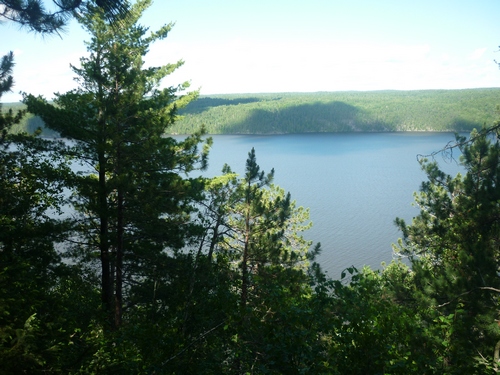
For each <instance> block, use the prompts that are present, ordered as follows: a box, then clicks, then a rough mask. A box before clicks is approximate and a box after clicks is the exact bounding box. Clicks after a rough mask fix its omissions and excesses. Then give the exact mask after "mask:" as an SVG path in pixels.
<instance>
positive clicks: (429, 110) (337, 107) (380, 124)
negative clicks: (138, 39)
mask: <svg viewBox="0 0 500 375" xmlns="http://www.w3.org/2000/svg"><path fill="white" fill-rule="evenodd" d="M499 103H500V88H489V89H467V90H422V91H371V92H369V91H365V92H358V91H356V92H355V91H352V92H321V93H281V94H232V95H231V94H226V95H213V96H201V97H200V98H198V100H196V101H193V102H191V103H189V104H188V105H187V107H186V108H184V109H182V110H181V111H179V114H181V115H182V117H181V118H179V119H178V121H176V122H175V124H174V125H173V126H172V127H171V128H170V129H169V132H170V133H171V134H191V133H193V132H194V131H197V130H199V129H200V128H201V127H202V126H204V127H205V129H206V131H207V133H209V134H287V133H317V132H378V131H439V132H444V131H451V132H455V131H458V132H469V131H471V130H472V129H474V128H481V127H482V126H483V125H484V124H485V123H492V122H493V121H494V120H495V119H496V115H497V106H498V104H499ZM20 105H21V104H13V103H11V104H7V105H5V108H6V109H8V108H17V107H18V106H20ZM19 108H22V107H19ZM40 126H43V122H42V121H41V120H40V118H39V117H36V116H33V115H31V114H28V115H27V116H26V117H25V119H24V120H23V121H22V122H21V123H20V124H19V125H18V126H16V127H14V128H13V131H22V130H26V131H28V132H30V133H31V132H33V131H35V130H36V129H37V128H38V127H40ZM53 134H54V133H50V132H48V131H47V129H45V130H44V135H48V136H50V135H53Z"/></svg>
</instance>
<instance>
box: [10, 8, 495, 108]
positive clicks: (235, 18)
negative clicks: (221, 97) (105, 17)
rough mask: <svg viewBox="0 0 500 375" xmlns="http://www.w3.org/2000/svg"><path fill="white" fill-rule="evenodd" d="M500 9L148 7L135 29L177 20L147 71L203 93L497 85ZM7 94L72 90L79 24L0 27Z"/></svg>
mask: <svg viewBox="0 0 500 375" xmlns="http://www.w3.org/2000/svg"><path fill="white" fill-rule="evenodd" d="M499 15H500V1H499V0H418V1H414V0H300V1H299V0H252V1H248V0H245V1H243V0H156V1H155V2H153V5H152V6H151V7H150V8H149V9H148V10H147V11H146V13H145V15H144V18H143V20H142V23H143V24H144V25H146V26H150V28H151V30H156V29H158V28H159V27H160V26H161V25H163V24H165V23H169V22H171V21H173V22H175V27H174V28H173V30H172V32H171V33H170V34H169V36H168V38H167V39H166V40H164V41H161V42H158V43H157V44H155V45H153V47H152V48H151V52H150V54H149V55H148V57H147V58H146V60H147V63H148V64H152V65H161V64H166V63H172V62H175V61H177V60H179V59H183V60H184V61H185V64H184V66H183V67H182V68H180V69H179V70H178V71H177V72H176V73H174V74H172V76H170V77H169V79H168V80H167V81H166V82H165V84H166V85H177V84H178V83H181V82H183V81H186V80H188V81H191V88H193V89H197V88H200V89H201V94H204V95H209V94H226V93H264V92H315V91H347V90H363V91H364V90H387V89H390V90H415V89H461V88H479V87H500V70H499V68H498V66H497V65H496V64H495V62H494V60H498V61H500V52H498V51H499V47H498V46H499V45H500V22H498V17H499ZM0 33H1V34H0V35H1V38H0V54H1V55H3V54H5V53H7V52H8V51H10V50H12V51H14V53H15V61H16V66H15V70H14V79H15V83H16V85H15V87H14V90H13V93H9V94H5V95H4V96H3V97H2V101H3V102H15V101H18V100H20V95H19V91H24V92H28V93H32V94H35V95H43V96H45V97H46V98H48V99H51V98H53V93H54V92H61V93H63V92H66V91H68V90H71V89H73V88H76V87H77V86H76V82H75V81H74V80H73V77H74V74H73V72H72V71H71V70H70V68H69V64H70V63H72V64H74V65H78V61H79V58H80V57H81V56H83V55H85V54H86V53H87V52H86V49H85V46H84V44H83V41H84V40H88V39H89V35H88V34H86V33H85V32H84V31H83V30H82V29H81V28H80V26H79V25H78V24H77V23H76V22H74V21H73V22H72V23H71V25H70V27H69V28H68V30H67V32H66V33H65V34H63V35H62V39H61V38H59V37H58V36H50V37H45V38H42V37H41V36H39V35H36V34H34V33H29V32H27V31H26V30H23V29H19V27H18V26H17V25H15V24H13V23H11V22H8V21H6V22H4V23H2V24H0Z"/></svg>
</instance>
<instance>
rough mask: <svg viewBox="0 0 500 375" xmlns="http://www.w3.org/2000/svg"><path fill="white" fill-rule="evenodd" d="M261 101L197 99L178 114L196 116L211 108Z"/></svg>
mask: <svg viewBox="0 0 500 375" xmlns="http://www.w3.org/2000/svg"><path fill="white" fill-rule="evenodd" d="M279 99H280V98H275V99H272V100H279ZM261 101H263V99H262V98H250V97H249V98H235V99H225V98H203V97H202V98H198V99H196V100H194V101H192V102H190V103H189V104H188V105H187V106H186V108H183V109H182V110H181V111H179V112H180V114H181V115H186V114H198V113H201V112H204V111H206V110H208V109H209V108H212V107H220V106H223V105H238V104H248V103H255V102H261Z"/></svg>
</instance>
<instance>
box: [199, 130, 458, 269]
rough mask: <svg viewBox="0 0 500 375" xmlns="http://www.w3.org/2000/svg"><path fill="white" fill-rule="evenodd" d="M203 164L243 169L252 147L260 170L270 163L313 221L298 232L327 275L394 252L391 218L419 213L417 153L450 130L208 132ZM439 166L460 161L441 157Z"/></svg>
mask: <svg viewBox="0 0 500 375" xmlns="http://www.w3.org/2000/svg"><path fill="white" fill-rule="evenodd" d="M213 138H214V146H213V148H212V150H211V152H210V158H209V163H210V165H209V169H208V171H207V172H206V174H205V175H209V176H214V175H218V174H220V173H221V169H222V166H223V165H224V163H227V164H229V165H230V166H231V168H232V169H233V170H234V171H235V172H238V173H243V172H244V168H245V161H246V158H247V156H248V152H249V151H250V150H251V148H252V147H254V148H255V151H256V156H257V162H258V164H259V165H260V166H261V168H262V169H263V170H265V171H266V172H268V171H270V170H271V168H274V169H275V180H274V182H275V183H276V184H277V185H279V186H281V187H282V188H284V189H285V190H286V191H290V193H291V195H292V198H293V199H295V200H296V201H297V203H298V205H301V206H304V207H309V208H310V210H311V220H312V221H313V223H314V226H313V228H312V229H311V230H309V231H308V232H307V233H306V234H305V237H306V238H308V239H311V240H314V241H315V242H321V246H322V248H323V251H322V254H321V255H320V257H319V262H320V263H321V265H322V266H323V268H324V269H325V270H326V271H327V272H328V273H329V275H330V276H331V277H333V278H339V276H340V273H341V271H342V270H343V269H345V268H346V267H349V266H351V265H354V266H356V267H358V268H361V267H362V266H363V265H369V266H371V267H372V268H380V265H381V262H386V263H388V262H390V261H391V260H392V259H393V251H392V246H391V244H392V243H394V242H397V239H398V238H399V237H400V233H399V232H398V230H397V228H396V227H395V225H394V219H395V218H396V217H401V218H403V219H405V220H407V221H410V220H411V218H412V217H413V216H415V215H417V214H418V210H417V209H416V208H415V207H413V206H412V202H413V192H414V191H417V190H418V189H419V187H420V184H421V182H422V181H424V180H425V174H424V173H423V172H422V171H421V169H420V165H419V164H418V162H417V155H418V154H423V155H426V154H430V153H432V152H434V151H438V150H440V149H442V148H443V147H444V146H445V145H446V144H447V143H448V142H449V141H452V140H454V135H453V134H451V133H368V134H366V133H362V134H293V135H270V136H247V135H245V136H234V135H218V136H214V137H213ZM436 160H437V161H438V162H439V163H440V165H441V166H442V168H443V169H444V170H445V171H447V172H448V173H450V174H453V175H455V174H456V173H457V172H458V171H459V170H460V168H459V167H458V166H457V165H456V163H454V162H449V161H448V162H447V161H446V160H444V159H443V158H441V157H437V159H436Z"/></svg>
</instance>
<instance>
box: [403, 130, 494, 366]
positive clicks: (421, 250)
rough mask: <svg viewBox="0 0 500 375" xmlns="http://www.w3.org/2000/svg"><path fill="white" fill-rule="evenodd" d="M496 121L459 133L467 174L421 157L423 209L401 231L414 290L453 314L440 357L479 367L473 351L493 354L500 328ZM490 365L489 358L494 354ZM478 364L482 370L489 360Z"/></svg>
mask: <svg viewBox="0 0 500 375" xmlns="http://www.w3.org/2000/svg"><path fill="white" fill-rule="evenodd" d="M497 131H498V130H497V126H495V127H494V128H492V129H483V130H482V131H479V132H478V131H473V132H472V133H471V135H470V138H469V139H468V140H467V139H466V138H465V137H457V144H456V146H455V147H458V148H459V149H460V151H461V153H462V156H461V157H460V161H461V164H462V165H463V167H464V168H465V170H466V173H465V175H463V176H462V175H461V174H458V175H457V176H456V177H452V176H450V175H447V174H446V173H444V172H442V171H441V170H440V169H439V167H438V165H437V163H436V162H433V161H429V160H428V159H423V160H422V161H421V164H422V168H423V169H424V171H425V172H426V174H427V177H428V181H427V182H424V183H423V184H422V187H421V192H420V193H419V194H418V195H416V203H417V204H418V206H419V207H420V210H421V211H420V214H419V215H418V216H417V217H415V218H414V219H413V221H412V223H411V225H406V223H405V222H404V221H403V220H400V219H397V220H396V223H397V225H398V226H399V227H400V229H401V230H402V232H403V236H404V238H403V241H402V242H401V243H400V248H399V250H398V251H400V252H401V253H402V254H404V255H408V256H410V259H411V262H412V269H413V272H414V280H415V283H416V285H417V287H418V290H419V292H418V293H417V297H418V300H419V303H420V304H421V305H422V306H423V307H428V308H430V311H434V312H435V314H431V315H429V319H437V320H438V321H442V322H448V323H449V331H448V333H447V336H446V337H443V340H445V341H446V342H447V345H446V349H445V351H444V352H443V353H442V355H443V361H444V362H443V365H445V366H446V367H447V368H448V370H446V371H450V372H451V373H463V371H464V370H465V369H468V370H467V372H468V373H474V371H475V370H474V368H475V367H476V366H479V365H478V362H477V361H476V360H475V357H476V356H478V357H479V358H482V360H481V362H484V361H483V360H484V359H486V358H490V361H491V357H492V356H493V350H494V347H495V344H496V342H497V341H498V340H499V339H500V331H499V329H498V324H497V319H498V296H499V293H500V280H499V278H498V269H499V267H500V248H499V244H500V231H499V230H500V220H499V219H500V217H499V215H498V212H499V202H500V185H499V182H500V143H499V139H498V133H497ZM490 365H491V362H490ZM481 371H485V370H484V368H483V370H481Z"/></svg>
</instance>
